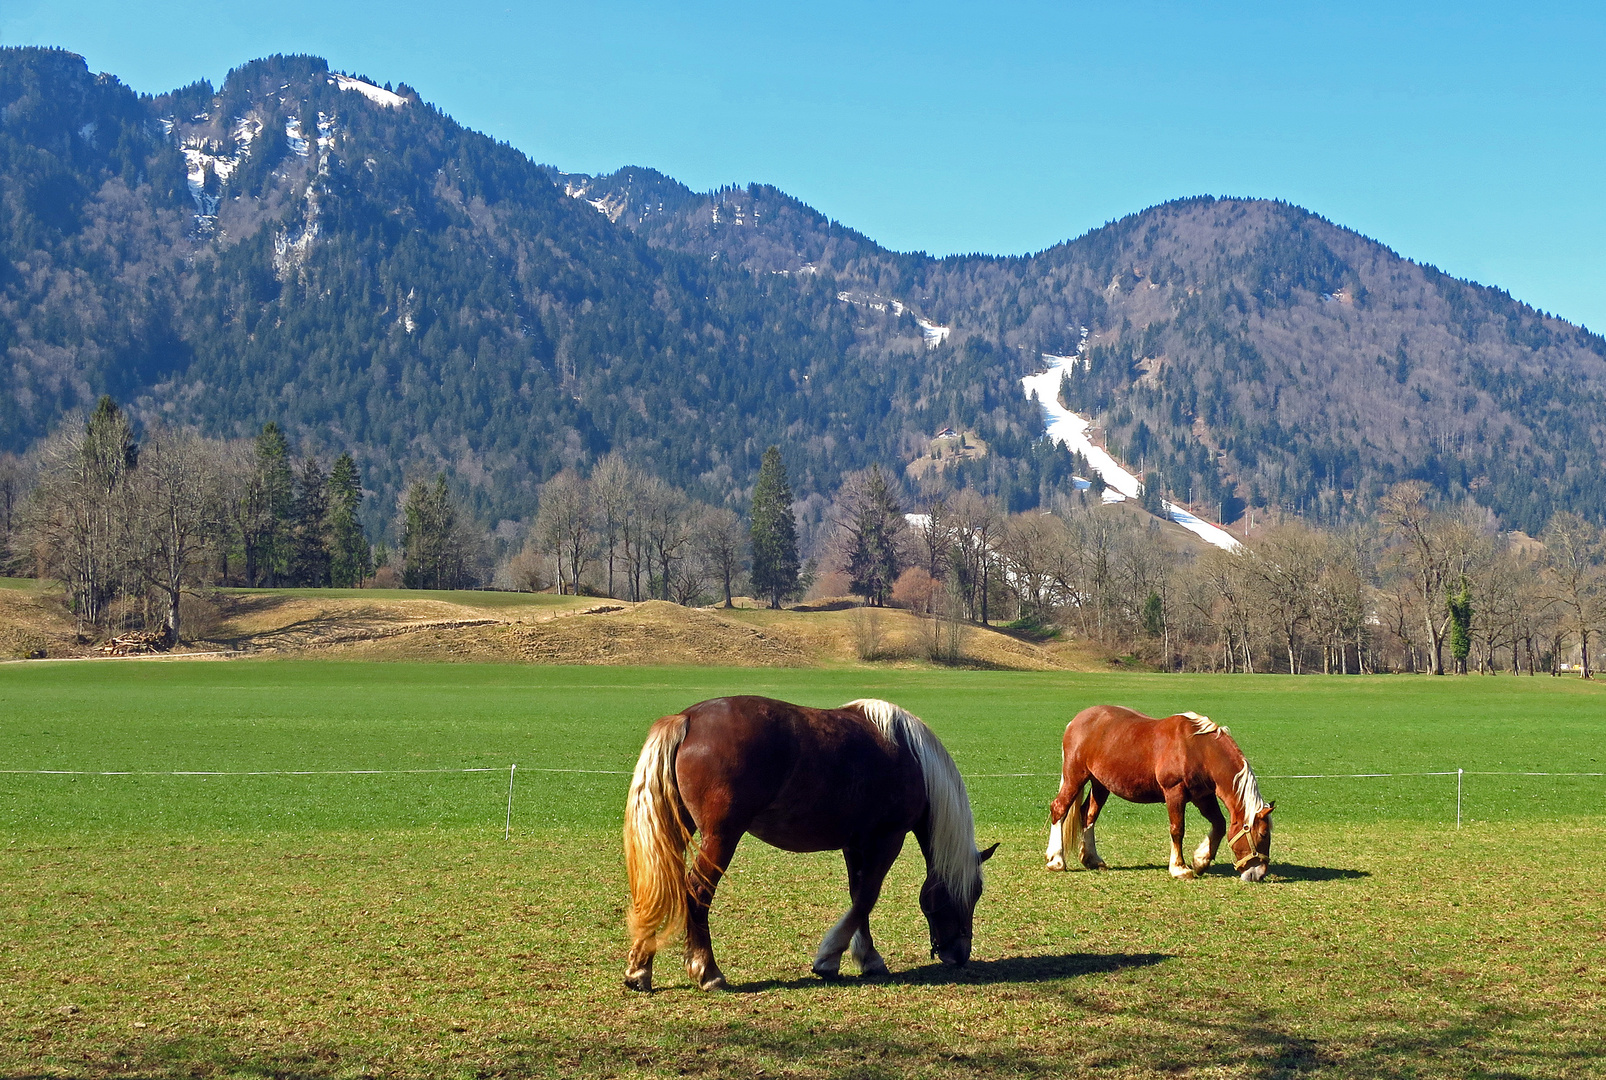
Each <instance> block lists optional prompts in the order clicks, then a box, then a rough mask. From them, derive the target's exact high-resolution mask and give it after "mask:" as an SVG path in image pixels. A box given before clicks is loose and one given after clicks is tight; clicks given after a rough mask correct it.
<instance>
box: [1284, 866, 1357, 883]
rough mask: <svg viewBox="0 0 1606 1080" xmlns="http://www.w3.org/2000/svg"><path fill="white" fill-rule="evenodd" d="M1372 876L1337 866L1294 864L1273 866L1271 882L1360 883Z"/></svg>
mask: <svg viewBox="0 0 1606 1080" xmlns="http://www.w3.org/2000/svg"><path fill="white" fill-rule="evenodd" d="M1371 876H1372V872H1371V871H1370V870H1346V869H1344V868H1343V867H1337V866H1295V865H1294V864H1292V863H1280V862H1274V863H1272V864H1271V872H1270V880H1271V881H1272V882H1273V883H1276V882H1280V881H1358V880H1360V879H1361V878H1369V877H1371Z"/></svg>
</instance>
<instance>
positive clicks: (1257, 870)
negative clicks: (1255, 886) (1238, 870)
mask: <svg viewBox="0 0 1606 1080" xmlns="http://www.w3.org/2000/svg"><path fill="white" fill-rule="evenodd" d="M1238 876H1239V877H1241V878H1243V880H1245V881H1259V880H1261V879H1262V878H1264V877H1265V876H1266V864H1265V863H1261V864H1260V865H1259V866H1251V867H1250V868H1249V869H1247V870H1245V871H1244V872H1243V873H1242V874H1239V875H1238Z"/></svg>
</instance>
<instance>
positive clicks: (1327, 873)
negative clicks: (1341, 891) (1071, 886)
mask: <svg viewBox="0 0 1606 1080" xmlns="http://www.w3.org/2000/svg"><path fill="white" fill-rule="evenodd" d="M1077 869H1080V867H1078V868H1077ZM1169 869H1170V867H1168V866H1167V865H1166V864H1165V863H1157V862H1151V863H1133V864H1131V865H1130V866H1116V865H1113V864H1112V865H1110V866H1106V867H1105V868H1104V869H1103V870H1099V871H1094V873H1101V874H1120V873H1125V872H1127V871H1129V870H1145V871H1153V870H1169ZM1072 872H1073V873H1075V872H1076V871H1074V870H1073V871H1072ZM1205 873H1206V874H1219V875H1225V876H1227V877H1237V876H1238V872H1237V871H1236V870H1234V869H1233V868H1232V863H1231V862H1226V863H1216V864H1215V865H1213V866H1211V867H1210V869H1208V870H1206V871H1205ZM1371 876H1372V872H1371V871H1370V870H1350V869H1347V868H1345V867H1340V866H1297V865H1295V864H1294V863H1280V862H1275V861H1274V862H1273V863H1272V864H1271V875H1270V877H1268V878H1267V879H1266V880H1267V881H1268V882H1269V883H1272V884H1276V883H1278V882H1285V881H1358V880H1360V879H1361V878H1369V877H1371Z"/></svg>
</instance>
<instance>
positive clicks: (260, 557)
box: [241, 420, 295, 585]
mask: <svg viewBox="0 0 1606 1080" xmlns="http://www.w3.org/2000/svg"><path fill="white" fill-rule="evenodd" d="M252 487H253V489H254V491H253V493H252V499H253V503H254V508H253V512H252V514H251V516H250V522H249V523H248V524H247V525H246V527H244V528H242V529H241V539H242V541H243V545H244V547H245V563H246V568H247V575H246V576H247V578H248V579H249V580H248V584H251V585H276V584H278V583H279V582H280V580H281V579H282V578H283V577H284V575H285V574H286V572H287V571H288V569H289V562H290V544H289V541H290V515H291V511H292V510H293V509H294V506H295V475H294V473H293V472H291V469H290V446H289V444H288V443H287V442H286V441H285V438H284V432H283V431H281V430H280V428H279V425H278V424H275V423H274V422H273V421H272V420H269V421H268V422H267V423H266V424H263V425H262V433H261V434H260V435H258V436H257V446H256V476H255V477H254V478H253V480H252Z"/></svg>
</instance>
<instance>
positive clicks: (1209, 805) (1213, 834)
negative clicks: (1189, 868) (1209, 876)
mask: <svg viewBox="0 0 1606 1080" xmlns="http://www.w3.org/2000/svg"><path fill="white" fill-rule="evenodd" d="M1193 805H1195V806H1197V807H1198V808H1199V813H1201V814H1203V815H1204V818H1205V820H1206V821H1208V822H1210V835H1209V836H1207V837H1205V838H1204V839H1203V840H1201V841H1199V846H1198V848H1196V849H1195V850H1194V853H1193V869H1194V870H1195V871H1196V872H1197V873H1201V874H1202V873H1204V871H1205V868H1206V867H1207V866H1209V865H1210V864H1211V863H1212V862H1214V861H1215V858H1216V852H1217V851H1218V850H1219V849H1220V847H1221V838H1222V837H1223V836H1226V835H1227V819H1226V818H1225V817H1223V816H1222V815H1221V804H1220V803H1219V802H1217V801H1216V797H1215V796H1214V795H1206V796H1205V797H1204V798H1202V799H1195V800H1193Z"/></svg>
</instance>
